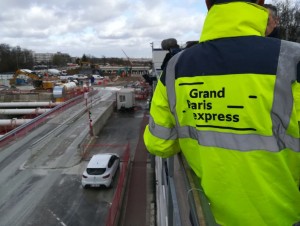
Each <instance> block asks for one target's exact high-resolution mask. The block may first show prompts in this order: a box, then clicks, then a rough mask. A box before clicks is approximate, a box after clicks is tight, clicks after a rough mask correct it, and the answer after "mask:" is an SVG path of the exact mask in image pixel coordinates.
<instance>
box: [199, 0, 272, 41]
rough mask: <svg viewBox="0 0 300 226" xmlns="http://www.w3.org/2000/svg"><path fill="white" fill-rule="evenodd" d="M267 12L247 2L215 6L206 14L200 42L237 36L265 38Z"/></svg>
mask: <svg viewBox="0 0 300 226" xmlns="http://www.w3.org/2000/svg"><path fill="white" fill-rule="evenodd" d="M267 23H268V11H267V9H265V8H263V7H262V6H259V5H256V4H253V3H247V2H231V3H225V4H215V5H214V6H213V7H212V8H211V9H210V10H209V11H208V14H207V17H206V19H205V22H204V26H203V31H202V35H201V38H200V42H204V41H209V40H213V39H218V38H228V37H239V36H253V35H254V36H265V31H266V27H267Z"/></svg>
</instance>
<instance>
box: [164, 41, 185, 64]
mask: <svg viewBox="0 0 300 226" xmlns="http://www.w3.org/2000/svg"><path fill="white" fill-rule="evenodd" d="M161 46H162V49H164V50H168V53H167V54H166V56H165V58H164V60H163V63H162V65H161V69H162V70H164V68H165V67H166V66H167V63H168V62H169V60H170V59H171V58H172V57H173V56H174V55H175V54H176V53H178V52H180V51H181V49H180V47H179V45H178V44H177V40H176V39H174V38H169V39H164V40H163V41H162V43H161Z"/></svg>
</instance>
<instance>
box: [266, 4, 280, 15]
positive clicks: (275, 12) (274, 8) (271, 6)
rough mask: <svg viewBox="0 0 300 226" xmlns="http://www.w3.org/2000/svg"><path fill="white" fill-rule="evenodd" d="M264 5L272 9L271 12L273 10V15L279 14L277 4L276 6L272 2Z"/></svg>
mask: <svg viewBox="0 0 300 226" xmlns="http://www.w3.org/2000/svg"><path fill="white" fill-rule="evenodd" d="M264 7H265V8H266V9H270V10H271V12H272V14H273V16H275V17H277V15H278V14H277V7H276V6H274V5H272V4H264Z"/></svg>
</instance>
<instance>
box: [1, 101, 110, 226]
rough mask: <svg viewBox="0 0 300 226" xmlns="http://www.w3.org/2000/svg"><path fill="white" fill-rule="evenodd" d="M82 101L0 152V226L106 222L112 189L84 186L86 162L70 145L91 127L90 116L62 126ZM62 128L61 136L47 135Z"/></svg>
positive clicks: (95, 223)
mask: <svg viewBox="0 0 300 226" xmlns="http://www.w3.org/2000/svg"><path fill="white" fill-rule="evenodd" d="M83 105H84V102H82V103H81V104H79V105H77V106H73V107H72V108H70V109H67V111H65V112H61V114H60V115H58V116H56V117H55V118H53V119H52V120H50V121H49V122H48V123H46V124H44V125H42V126H40V127H39V128H38V129H36V130H34V131H33V132H31V133H29V134H28V135H27V136H26V137H24V138H23V139H19V140H17V141H15V142H14V143H12V144H11V145H10V146H9V147H7V148H5V149H4V150H1V151H0V169H1V173H0V225H1V226H2V225H3V226H10V225H13V226H18V225H22V226H23V225H99V223H100V225H101V224H102V223H103V222H104V221H105V219H106V214H107V211H108V207H109V203H110V201H111V199H112V197H113V194H114V188H112V189H98V190H95V189H94V190H93V189H91V190H85V189H82V187H81V183H80V182H81V174H82V172H83V170H84V168H85V166H86V164H87V162H86V161H81V156H80V153H78V150H76V148H73V150H72V148H70V147H74V146H75V147H76V145H73V143H74V142H75V143H76V139H77V137H78V136H79V135H80V133H81V132H83V131H85V130H88V123H87V122H88V119H87V114H82V115H81V116H80V117H78V118H77V119H74V121H72V122H68V123H67V125H63V124H64V121H65V120H66V119H68V118H69V117H70V116H71V115H73V114H76V112H80V111H81V110H82V108H83ZM101 105H103V103H101V102H100V103H99V105H97V106H96V105H95V106H94V108H96V107H99V108H101ZM62 125H63V126H62ZM59 126H61V127H62V131H60V133H59V134H55V136H54V137H52V139H48V137H46V138H45V139H43V137H44V136H45V135H46V134H47V135H50V134H51V131H53V129H55V128H57V127H59ZM99 190H100V192H99Z"/></svg>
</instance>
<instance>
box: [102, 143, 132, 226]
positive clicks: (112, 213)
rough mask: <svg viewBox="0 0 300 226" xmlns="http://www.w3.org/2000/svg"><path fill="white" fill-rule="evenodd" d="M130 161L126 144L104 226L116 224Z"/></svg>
mask: <svg viewBox="0 0 300 226" xmlns="http://www.w3.org/2000/svg"><path fill="white" fill-rule="evenodd" d="M129 160H130V148H129V144H127V147H126V150H125V152H124V155H123V159H122V167H121V168H120V176H119V180H118V185H117V188H116V190H115V194H114V197H113V200H112V204H111V206H110V209H109V211H108V214H107V218H106V226H114V225H116V223H117V220H118V218H117V216H118V212H119V210H120V209H121V204H122V193H123V192H124V189H125V178H126V175H127V171H128V164H129Z"/></svg>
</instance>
